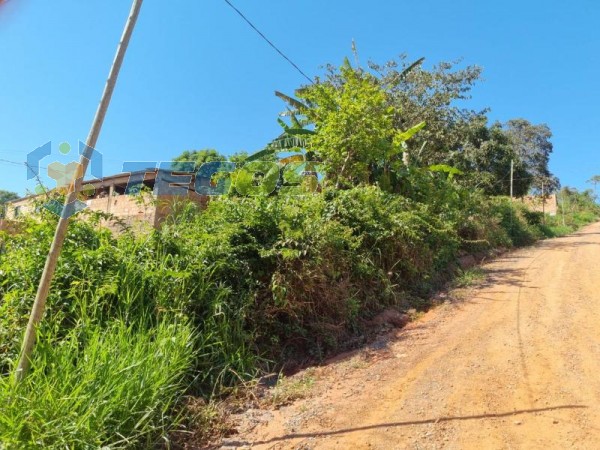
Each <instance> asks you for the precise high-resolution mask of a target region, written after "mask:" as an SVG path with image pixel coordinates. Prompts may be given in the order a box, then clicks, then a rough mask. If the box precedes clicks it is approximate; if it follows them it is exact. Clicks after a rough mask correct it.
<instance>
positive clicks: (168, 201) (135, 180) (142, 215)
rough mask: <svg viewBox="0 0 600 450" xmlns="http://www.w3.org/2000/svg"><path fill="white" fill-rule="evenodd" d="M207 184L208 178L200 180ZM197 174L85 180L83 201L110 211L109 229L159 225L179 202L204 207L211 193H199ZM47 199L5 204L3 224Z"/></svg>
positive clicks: (33, 197) (148, 172)
mask: <svg viewBox="0 0 600 450" xmlns="http://www.w3.org/2000/svg"><path fill="white" fill-rule="evenodd" d="M201 181H202V182H203V183H204V184H205V183H206V180H201ZM195 185H196V177H195V175H194V174H191V173H186V172H173V171H171V170H168V171H167V170H162V169H147V170H140V171H137V172H130V173H121V174H117V175H113V176H109V177H105V178H102V179H95V180H89V181H84V183H83V186H84V188H83V193H82V195H81V196H80V200H81V201H83V202H84V203H85V204H86V206H87V209H88V210H89V211H101V212H104V213H109V214H111V215H112V216H113V217H114V219H112V220H110V221H107V223H106V225H107V226H108V227H109V228H115V229H116V228H117V227H120V226H122V225H126V226H129V227H133V228H140V227H142V228H143V227H146V226H151V227H154V228H158V227H160V225H161V224H162V223H163V222H164V220H165V218H166V217H167V216H168V215H169V214H171V213H172V212H173V210H174V208H176V206H177V204H181V203H182V201H183V200H185V199H188V200H191V201H193V202H195V203H197V204H198V205H200V206H201V207H203V208H204V207H205V206H206V204H207V202H208V196H206V195H199V194H197V193H196V189H195V188H196V186H195ZM43 201H44V194H42V195H30V196H27V197H23V198H20V199H17V200H13V201H10V202H8V203H7V204H6V212H5V220H4V225H0V229H1V227H2V226H4V227H5V228H6V227H8V223H9V222H11V221H16V220H17V221H18V219H19V217H21V216H23V215H26V214H28V213H31V212H32V211H34V210H35V209H36V208H39V205H40V202H43Z"/></svg>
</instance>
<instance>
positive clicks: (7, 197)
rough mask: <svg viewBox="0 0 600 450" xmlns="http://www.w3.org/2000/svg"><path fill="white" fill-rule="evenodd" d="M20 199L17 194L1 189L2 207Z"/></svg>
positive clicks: (0, 202) (0, 203)
mask: <svg viewBox="0 0 600 450" xmlns="http://www.w3.org/2000/svg"><path fill="white" fill-rule="evenodd" d="M18 198H19V195H18V194H17V193H16V192H10V191H5V190H2V189H0V205H4V204H5V203H7V202H10V201H12V200H16V199H18Z"/></svg>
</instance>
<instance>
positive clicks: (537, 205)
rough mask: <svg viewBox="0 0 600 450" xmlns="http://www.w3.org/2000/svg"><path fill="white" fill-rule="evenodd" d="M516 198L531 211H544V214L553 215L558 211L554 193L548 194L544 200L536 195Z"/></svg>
mask: <svg viewBox="0 0 600 450" xmlns="http://www.w3.org/2000/svg"><path fill="white" fill-rule="evenodd" d="M518 200H519V201H521V202H522V203H525V204H526V205H527V207H528V208H529V209H531V210H532V211H539V212H542V211H545V212H546V214H549V215H551V216H555V215H556V214H557V213H558V201H557V198H556V194H552V195H550V196H548V197H547V198H546V199H545V201H542V197H537V196H526V197H523V198H522V199H518Z"/></svg>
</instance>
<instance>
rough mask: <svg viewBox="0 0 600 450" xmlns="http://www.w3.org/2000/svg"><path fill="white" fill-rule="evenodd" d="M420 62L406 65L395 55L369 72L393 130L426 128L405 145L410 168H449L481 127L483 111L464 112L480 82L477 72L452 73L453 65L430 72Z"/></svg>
mask: <svg viewBox="0 0 600 450" xmlns="http://www.w3.org/2000/svg"><path fill="white" fill-rule="evenodd" d="M422 62H423V59H420V60H418V61H417V62H416V63H412V62H411V61H409V60H408V59H407V57H406V55H401V56H400V58H399V59H398V60H391V61H388V62H387V63H385V64H383V65H379V64H375V63H371V64H370V68H371V69H373V70H374V71H376V72H377V73H379V74H380V75H381V77H380V84H381V86H382V88H383V89H384V90H385V91H386V93H387V98H388V101H389V103H390V105H392V106H393V107H394V109H395V114H394V119H393V122H394V127H395V128H396V129H406V128H407V127H410V126H412V125H413V124H415V123H418V122H420V121H424V122H426V123H427V127H426V128H425V129H424V130H423V131H422V132H420V133H419V134H418V135H417V136H415V138H414V139H411V140H410V141H409V142H408V143H407V146H408V150H409V151H410V154H411V159H412V162H413V163H414V164H416V165H419V166H429V165H431V164H440V163H447V164H449V163H451V162H452V161H453V160H456V157H455V156H454V153H455V152H459V151H460V150H461V149H462V146H463V145H464V143H465V142H466V140H467V139H468V137H469V135H470V134H471V133H472V128H473V127H474V126H475V127H477V126H478V125H479V124H480V123H481V121H482V120H483V121H485V120H486V119H485V114H486V110H483V111H474V110H471V109H468V108H465V107H464V106H462V105H464V101H465V100H468V99H469V98H470V91H471V89H472V87H473V86H474V85H475V84H476V83H477V81H479V80H480V79H481V68H480V67H477V66H467V67H465V68H463V69H458V68H457V65H458V62H440V63H439V64H436V65H435V66H433V67H432V68H431V69H429V70H428V69H425V68H424V67H423V66H422Z"/></svg>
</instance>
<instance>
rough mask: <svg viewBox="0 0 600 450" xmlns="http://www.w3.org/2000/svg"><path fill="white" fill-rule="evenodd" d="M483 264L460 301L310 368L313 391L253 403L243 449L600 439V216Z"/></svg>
mask: <svg viewBox="0 0 600 450" xmlns="http://www.w3.org/2000/svg"><path fill="white" fill-rule="evenodd" d="M484 270H485V271H486V274H487V281H486V282H485V283H484V284H483V285H482V286H480V287H478V288H476V289H474V290H473V291H471V292H470V294H469V296H467V298H464V299H463V300H462V301H453V302H447V303H445V304H444V305H442V306H440V307H438V308H435V309H434V310H432V311H430V312H429V313H427V314H426V315H425V316H424V317H423V318H421V319H419V320H417V321H415V322H413V323H411V324H410V325H408V326H407V327H406V328H404V329H403V330H400V331H398V332H396V334H395V335H394V336H390V337H388V338H387V339H381V340H379V341H377V342H375V343H374V344H372V345H371V346H370V347H369V348H367V349H363V350H361V351H357V352H354V353H352V354H348V355H346V356H345V357H342V358H339V359H338V360H337V361H335V362H333V363H331V364H328V365H327V366H325V367H321V368H318V369H316V370H313V371H311V372H310V376H311V377H313V378H314V379H315V380H316V381H315V383H314V385H313V386H312V387H311V388H310V390H311V393H310V395H309V397H308V398H305V399H303V400H299V401H297V402H295V403H294V404H292V405H290V406H286V407H283V408H281V409H279V410H275V411H271V412H255V414H257V415H258V416H257V417H258V422H261V421H262V423H261V424H259V425H256V422H255V423H254V424H253V425H252V426H251V427H250V426H249V427H247V429H246V430H244V429H243V427H242V430H241V431H242V433H241V434H240V435H239V436H237V437H235V438H234V439H235V440H236V441H238V442H237V445H242V446H249V447H251V448H253V449H280V448H282V449H287V448H290V449H292V448H294V449H313V448H314V449H385V450H389V449H438V448H440V449H441V448H443V449H565V448H575V449H600V331H599V330H600V274H599V270H600V224H595V225H592V226H589V227H587V228H585V229H584V230H583V231H581V232H579V233H578V234H576V235H573V236H569V237H564V238H560V239H554V240H549V241H544V242H541V243H539V244H538V245H536V246H535V247H531V248H527V249H523V250H519V251H516V252H512V253H510V254H507V255H505V256H503V257H501V258H499V259H497V260H496V261H494V262H492V263H490V264H487V265H485V266H484ZM300 376H302V375H300ZM304 376H305V377H306V376H307V375H306V374H305V375H304ZM230 445H231V444H230ZM234 445H235V443H234Z"/></svg>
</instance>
